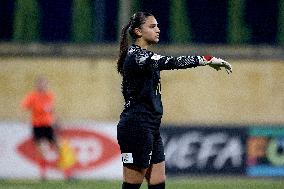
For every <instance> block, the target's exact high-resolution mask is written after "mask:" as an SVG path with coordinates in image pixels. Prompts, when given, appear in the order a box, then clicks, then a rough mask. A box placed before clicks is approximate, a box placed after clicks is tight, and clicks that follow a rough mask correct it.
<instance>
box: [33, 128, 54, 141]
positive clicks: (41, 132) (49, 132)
mask: <svg viewBox="0 0 284 189" xmlns="http://www.w3.org/2000/svg"><path fill="white" fill-rule="evenodd" d="M33 138H34V140H35V141H36V142H39V141H41V140H48V141H49V142H51V143H55V142H56V141H55V136H54V131H53V128H52V127H50V126H41V127H33Z"/></svg>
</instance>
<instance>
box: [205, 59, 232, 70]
mask: <svg viewBox="0 0 284 189" xmlns="http://www.w3.org/2000/svg"><path fill="white" fill-rule="evenodd" d="M202 59H203V60H201V61H200V64H201V65H203V66H206V65H209V66H210V67H211V68H213V69H215V70H217V71H219V70H221V67H224V68H225V70H226V72H227V73H228V74H229V73H232V72H233V68H232V66H231V64H229V63H228V62H227V61H225V60H223V59H221V58H216V57H214V56H202Z"/></svg>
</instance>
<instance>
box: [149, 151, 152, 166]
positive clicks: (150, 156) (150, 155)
mask: <svg viewBox="0 0 284 189" xmlns="http://www.w3.org/2000/svg"><path fill="white" fill-rule="evenodd" d="M151 158H152V151H151V152H150V154H149V164H151Z"/></svg>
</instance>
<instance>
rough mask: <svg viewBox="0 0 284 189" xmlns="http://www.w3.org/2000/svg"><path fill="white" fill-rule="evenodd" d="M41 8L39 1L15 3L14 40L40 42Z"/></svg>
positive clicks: (27, 0)
mask: <svg viewBox="0 0 284 189" xmlns="http://www.w3.org/2000/svg"><path fill="white" fill-rule="evenodd" d="M39 20H40V18H39V7H38V3H37V0H17V1H16V2H15V15H14V30H13V40H14V41H18V42H30V41H37V40H39Z"/></svg>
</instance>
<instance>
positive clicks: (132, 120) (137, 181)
mask: <svg viewBox="0 0 284 189" xmlns="http://www.w3.org/2000/svg"><path fill="white" fill-rule="evenodd" d="M127 32H129V34H130V36H131V38H132V39H133V44H132V45H130V46H128V40H127ZM159 34H160V29H159V27H158V23H157V20H156V19H155V17H154V16H153V15H152V14H150V13H146V12H137V13H136V14H134V15H133V16H132V17H131V18H130V20H129V23H128V24H127V25H126V26H125V27H124V28H123V29H122V32H121V42H120V54H119V59H118V61H117V71H118V73H119V74H121V76H122V93H123V96H124V99H125V105H124V110H123V112H122V113H121V115H120V121H119V123H118V126H117V140H118V143H119V146H120V150H121V155H122V162H123V184H122V188H123V189H136V188H137V189H138V188H140V185H141V184H142V182H143V179H144V178H145V179H146V180H147V182H148V188H149V189H164V188H165V179H166V176H165V154H164V148H163V142H162V139H161V136H160V131H159V127H160V124H161V118H162V115H163V107H162V102H161V94H160V89H161V83H160V71H162V70H172V69H186V68H194V67H198V66H206V65H208V66H210V67H212V68H214V69H215V70H220V69H221V67H224V68H225V70H226V71H227V72H228V73H231V72H232V67H231V65H230V64H229V63H228V62H226V61H224V60H222V59H220V58H215V57H213V56H180V57H172V56H162V55H158V54H155V53H154V52H152V51H149V50H147V49H148V47H149V46H150V45H152V44H156V43H158V42H159Z"/></svg>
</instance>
